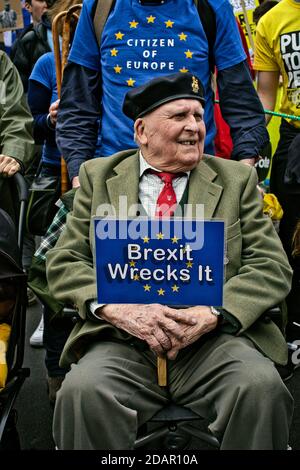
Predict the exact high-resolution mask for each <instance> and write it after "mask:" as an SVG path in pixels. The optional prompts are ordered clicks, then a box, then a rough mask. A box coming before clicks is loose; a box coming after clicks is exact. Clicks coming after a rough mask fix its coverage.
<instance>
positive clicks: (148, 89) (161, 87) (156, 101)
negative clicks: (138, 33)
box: [123, 73, 205, 121]
mask: <svg viewBox="0 0 300 470" xmlns="http://www.w3.org/2000/svg"><path fill="white" fill-rule="evenodd" d="M185 98H191V99H194V100H199V101H200V102H201V103H202V106H203V107H204V104H205V99H204V89H203V85H202V83H201V81H200V80H199V78H197V77H196V75H192V74H191V73H174V74H172V75H167V76H163V77H158V78H154V79H152V80H150V81H149V82H147V83H145V84H144V85H141V86H139V87H137V88H134V89H132V90H130V91H128V92H127V93H126V95H125V98H124V103H123V113H124V114H126V116H128V117H129V118H131V119H133V120H134V121H135V120H136V119H137V118H139V117H142V116H144V115H145V114H147V113H149V112H150V111H153V110H154V109H155V108H158V106H160V105H162V104H165V103H168V102H169V101H174V100H180V99H185Z"/></svg>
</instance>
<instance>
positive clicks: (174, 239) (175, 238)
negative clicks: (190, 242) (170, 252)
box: [171, 235, 179, 243]
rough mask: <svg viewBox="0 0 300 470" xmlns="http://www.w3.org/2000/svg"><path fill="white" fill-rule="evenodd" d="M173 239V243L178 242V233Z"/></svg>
mask: <svg viewBox="0 0 300 470" xmlns="http://www.w3.org/2000/svg"><path fill="white" fill-rule="evenodd" d="M171 240H172V243H178V240H179V238H178V237H176V235H174V237H173V238H171Z"/></svg>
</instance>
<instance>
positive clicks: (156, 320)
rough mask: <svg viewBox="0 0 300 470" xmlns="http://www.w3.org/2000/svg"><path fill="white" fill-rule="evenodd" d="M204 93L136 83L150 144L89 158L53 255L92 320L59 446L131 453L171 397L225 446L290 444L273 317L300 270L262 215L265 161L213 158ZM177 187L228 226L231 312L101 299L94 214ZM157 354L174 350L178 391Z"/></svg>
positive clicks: (147, 204)
mask: <svg viewBox="0 0 300 470" xmlns="http://www.w3.org/2000/svg"><path fill="white" fill-rule="evenodd" d="M203 96H204V95H203V88H202V85H201V83H200V81H199V80H198V78H197V77H195V76H192V75H191V74H189V73H187V74H174V75H170V76H166V77H160V78H157V79H154V80H152V81H150V82H148V83H147V84H146V85H144V86H141V87H138V88H136V89H134V90H132V91H130V92H129V93H127V95H126V97H125V101H124V106H123V110H124V112H125V114H126V115H127V116H129V117H130V118H132V119H134V121H135V123H134V129H135V138H136V141H137V143H138V145H139V147H140V150H139V151H135V150H128V151H125V152H120V153H118V154H116V155H114V156H112V157H110V158H109V159H98V160H91V161H89V162H87V163H85V164H84V165H83V166H82V167H81V170H80V183H81V185H80V189H78V191H77V193H76V196H75V201H74V209H73V212H72V214H71V215H69V217H68V219H67V226H66V229H65V231H64V232H63V233H62V235H61V237H60V239H59V241H58V243H57V244H56V247H55V248H53V249H52V250H50V252H49V254H48V258H47V272H48V281H49V287H50V291H51V292H52V294H53V295H54V296H55V297H56V298H57V299H58V300H61V301H63V302H65V303H72V304H76V307H77V308H78V310H79V314H80V317H81V319H80V320H79V322H78V323H77V324H76V326H75V328H74V330H73V331H72V333H71V336H70V338H69V340H68V342H67V344H66V347H65V349H64V352H63V354H62V361H61V362H62V365H64V366H68V365H70V364H72V368H71V371H70V372H69V373H68V374H67V376H66V378H65V380H64V382H63V385H62V388H61V390H60V391H59V392H58V395H57V401H56V407H55V412H54V425H53V429H54V439H55V442H56V444H57V446H58V448H59V449H130V448H132V447H133V443H134V440H135V437H136V433H137V428H138V426H140V425H141V424H143V423H145V422H146V421H147V420H148V419H149V418H151V416H153V415H154V414H155V413H156V412H157V411H158V410H159V409H161V408H162V407H163V406H164V405H165V404H166V403H167V402H168V401H169V400H170V398H171V399H172V400H173V401H174V402H175V403H177V404H179V405H183V406H186V407H188V408H190V409H192V410H193V411H194V412H195V413H199V414H200V415H201V416H206V417H207V418H209V419H210V420H211V424H210V429H211V431H212V432H213V433H214V434H215V435H216V436H217V437H218V438H219V439H220V441H221V448H222V449H285V448H286V446H287V443H288V435H289V426H290V422H291V417H292V409H293V401H292V398H291V396H290V394H289V392H288V390H287V389H286V387H285V385H284V384H283V382H282V381H281V379H280V376H279V374H278V372H277V371H276V368H275V366H274V362H275V363H279V364H284V363H285V361H286V359H287V350H286V344H285V340H284V337H283V335H282V333H281V331H280V330H279V328H278V327H277V326H276V325H275V324H274V323H273V322H272V321H268V322H267V321H265V320H264V317H263V313H264V312H265V310H266V309H268V308H269V307H271V306H273V305H275V304H277V303H278V302H280V301H282V300H283V299H284V298H285V296H286V295H287V293H288V291H289V287H290V277H291V270H290V267H289V264H288V262H287V259H286V256H285V254H284V252H283V250H282V247H281V244H280V241H279V239H278V237H277V235H276V233H275V231H274V229H273V226H272V224H271V221H270V220H268V219H266V218H264V217H263V215H262V207H261V200H260V198H259V195H258V192H257V189H256V176H255V170H254V169H253V168H251V167H249V166H246V165H243V164H241V163H237V162H231V161H229V162H228V161H223V160H221V159H217V158H213V157H210V156H207V155H203V146H204V139H205V125H204V122H203V113H204V109H203V108H204V98H203ZM153 170H155V171H156V172H158V174H154V173H153ZM159 173H163V175H162V174H161V175H159ZM160 176H163V178H164V179H165V180H172V184H170V182H166V183H164V182H163V181H162V179H161V177H160ZM169 177H170V178H169ZM166 190H167V191H171V192H170V193H169V196H170V197H171V200H172V203H175V201H176V202H177V203H180V204H181V205H182V204H183V203H189V204H191V205H193V206H195V205H196V204H203V205H204V210H205V217H206V218H208V219H210V218H218V219H220V218H221V219H223V220H224V221H225V223H226V250H227V255H226V256H227V258H228V259H229V262H228V264H227V266H226V278H225V285H224V304H223V309H222V310H219V311H216V309H214V308H211V307H210V306H206V305H199V306H196V307H195V306H194V307H190V308H186V309H180V308H179V309H175V308H170V307H167V306H164V305H160V304H151V305H137V304H133V305H130V304H126V305H124V304H123V305H122V304H116V305H112V304H107V305H102V306H101V305H98V304H96V302H94V299H95V298H96V294H95V292H96V286H95V272H94V269H93V249H94V241H93V226H92V224H91V217H92V216H94V215H95V214H96V211H97V208H98V207H99V205H100V204H103V203H106V204H107V205H109V204H111V205H112V206H113V207H114V209H115V210H118V208H117V207H116V204H117V202H118V197H119V196H120V195H126V196H127V198H128V206H130V205H131V204H134V203H138V201H140V203H141V204H142V205H143V207H144V209H145V211H146V212H147V213H148V215H149V216H150V217H154V216H155V213H156V210H157V202H158V203H159V202H163V199H164V201H165V200H166V198H163V197H162V194H163V193H165V192H166ZM172 193H173V194H172ZM167 199H168V198H167ZM157 356H167V358H168V359H169V361H168V376H169V385H168V387H167V388H161V387H159V385H158V383H157V376H156V359H157ZM265 397H267V399H265Z"/></svg>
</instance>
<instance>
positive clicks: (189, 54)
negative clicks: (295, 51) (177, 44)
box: [184, 49, 194, 59]
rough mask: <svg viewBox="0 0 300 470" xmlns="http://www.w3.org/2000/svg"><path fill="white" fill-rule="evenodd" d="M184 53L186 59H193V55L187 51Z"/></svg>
mask: <svg viewBox="0 0 300 470" xmlns="http://www.w3.org/2000/svg"><path fill="white" fill-rule="evenodd" d="M184 53H185V55H186V58H187V59H192V58H193V54H194V53H193V52H191V51H190V50H189V49H188V50H187V51H185V52H184Z"/></svg>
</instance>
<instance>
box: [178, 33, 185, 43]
mask: <svg viewBox="0 0 300 470" xmlns="http://www.w3.org/2000/svg"><path fill="white" fill-rule="evenodd" d="M178 36H179V39H180V41H186V38H187V34H184V33H180V34H178Z"/></svg>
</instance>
